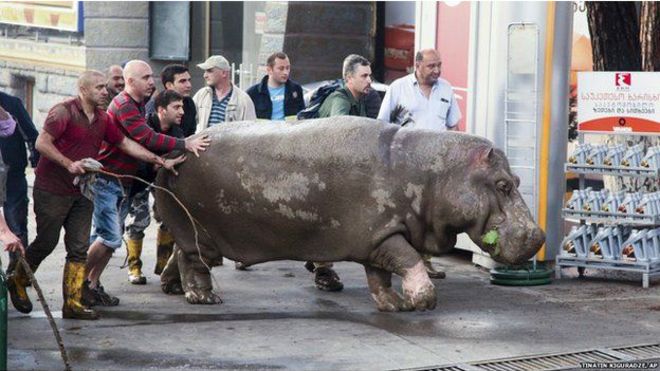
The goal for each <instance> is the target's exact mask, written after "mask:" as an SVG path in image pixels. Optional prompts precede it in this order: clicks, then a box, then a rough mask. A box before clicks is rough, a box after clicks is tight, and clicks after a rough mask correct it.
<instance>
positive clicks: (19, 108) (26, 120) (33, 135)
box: [14, 97, 39, 143]
mask: <svg viewBox="0 0 660 371" xmlns="http://www.w3.org/2000/svg"><path fill="white" fill-rule="evenodd" d="M14 99H15V101H14V102H15V105H16V110H15V115H14V116H15V117H16V120H17V122H16V124H17V125H18V128H19V130H20V131H21V133H23V135H24V136H25V140H26V141H27V142H28V143H34V142H35V141H36V140H37V137H38V136H39V131H37V128H36V127H35V126H34V123H33V122H32V119H31V118H30V115H29V114H28V112H27V111H26V110H25V107H24V106H23V102H22V101H21V100H20V99H19V98H15V97H14Z"/></svg>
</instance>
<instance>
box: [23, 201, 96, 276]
mask: <svg viewBox="0 0 660 371" xmlns="http://www.w3.org/2000/svg"><path fill="white" fill-rule="evenodd" d="M32 196H33V198H34V213H35V216H36V219H37V237H36V238H35V239H34V241H33V242H32V243H31V244H30V246H28V248H27V249H26V251H25V258H26V260H27V261H28V263H30V265H32V266H38V265H39V264H40V263H41V262H42V261H43V260H44V259H45V258H46V257H47V256H48V255H50V253H51V252H53V250H54V249H55V246H57V241H58V240H59V238H60V231H61V230H62V227H64V247H65V248H66V253H67V255H66V260H67V261H70V262H85V261H86V260H87V249H88V248H89V230H90V228H91V224H92V212H93V211H94V204H92V202H91V201H89V200H88V199H86V198H85V197H84V196H82V195H71V196H61V195H56V194H53V193H49V192H46V191H43V190H40V189H37V188H35V189H34V192H33V194H32Z"/></svg>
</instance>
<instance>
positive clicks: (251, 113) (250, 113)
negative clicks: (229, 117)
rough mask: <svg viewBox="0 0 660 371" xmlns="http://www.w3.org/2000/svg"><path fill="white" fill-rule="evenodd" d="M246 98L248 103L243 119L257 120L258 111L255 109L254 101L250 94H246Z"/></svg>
mask: <svg viewBox="0 0 660 371" xmlns="http://www.w3.org/2000/svg"><path fill="white" fill-rule="evenodd" d="M245 98H246V99H245V102H246V105H245V111H244V115H243V116H244V117H243V120H256V119H257V112H256V111H255V109H254V103H252V99H251V98H250V96H249V95H247V94H246V97H245Z"/></svg>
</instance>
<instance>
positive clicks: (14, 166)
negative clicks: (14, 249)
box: [0, 92, 39, 274]
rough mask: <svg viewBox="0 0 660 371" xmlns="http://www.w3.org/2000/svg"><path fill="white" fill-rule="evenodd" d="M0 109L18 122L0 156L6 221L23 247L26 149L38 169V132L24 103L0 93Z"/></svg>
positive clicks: (25, 234) (13, 262) (0, 143)
mask: <svg viewBox="0 0 660 371" xmlns="http://www.w3.org/2000/svg"><path fill="white" fill-rule="evenodd" d="M0 107H2V108H3V109H4V110H5V111H6V112H7V113H8V114H9V115H11V116H13V119H14V121H15V122H16V130H14V133H13V134H12V135H9V136H8V137H6V138H0V153H1V154H2V158H3V159H4V163H5V165H6V166H7V168H8V170H7V178H6V179H7V181H6V184H5V185H6V191H7V195H6V200H5V202H4V203H3V210H4V214H5V219H6V222H7V225H8V226H9V229H10V230H11V231H12V232H13V233H14V234H15V235H16V236H18V238H20V239H21V243H22V244H23V246H27V243H28V224H27V218H28V203H29V198H28V193H27V192H28V185H27V179H26V178H25V168H26V167H27V164H28V156H27V152H26V146H25V145H26V143H27V147H28V148H29V149H30V158H29V160H30V163H31V165H32V167H36V166H37V162H38V159H39V154H38V152H37V151H36V150H35V149H34V142H35V141H36V140H37V136H38V135H39V132H38V131H37V129H36V128H35V127H34V123H32V119H31V118H30V115H29V114H28V112H27V111H26V110H25V108H24V107H23V102H21V100H20V99H19V98H17V97H14V96H11V95H9V94H5V93H3V92H0ZM9 258H10V261H9V265H8V267H7V273H8V274H9V273H11V272H12V270H13V269H14V266H15V265H16V259H15V258H16V257H15V255H14V254H9Z"/></svg>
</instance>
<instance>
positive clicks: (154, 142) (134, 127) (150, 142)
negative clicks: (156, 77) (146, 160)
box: [117, 105, 186, 152]
mask: <svg viewBox="0 0 660 371" xmlns="http://www.w3.org/2000/svg"><path fill="white" fill-rule="evenodd" d="M117 115H119V117H118V118H119V120H118V121H119V123H120V124H121V125H122V126H123V127H124V129H125V130H126V132H127V133H128V135H129V136H130V137H131V139H133V140H134V141H136V142H138V143H140V144H142V145H143V146H144V147H146V148H148V149H149V150H151V151H157V152H170V151H173V150H175V149H181V150H182V149H184V148H185V147H186V143H185V141H184V140H183V139H179V138H174V137H171V136H169V135H165V134H160V133H156V132H155V131H154V130H153V129H152V128H151V127H149V125H147V122H146V120H145V119H144V117H143V116H142V115H141V114H140V112H139V111H138V110H137V108H135V107H134V106H132V105H127V106H123V107H122V108H121V109H120V111H119V112H118V113H117Z"/></svg>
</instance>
